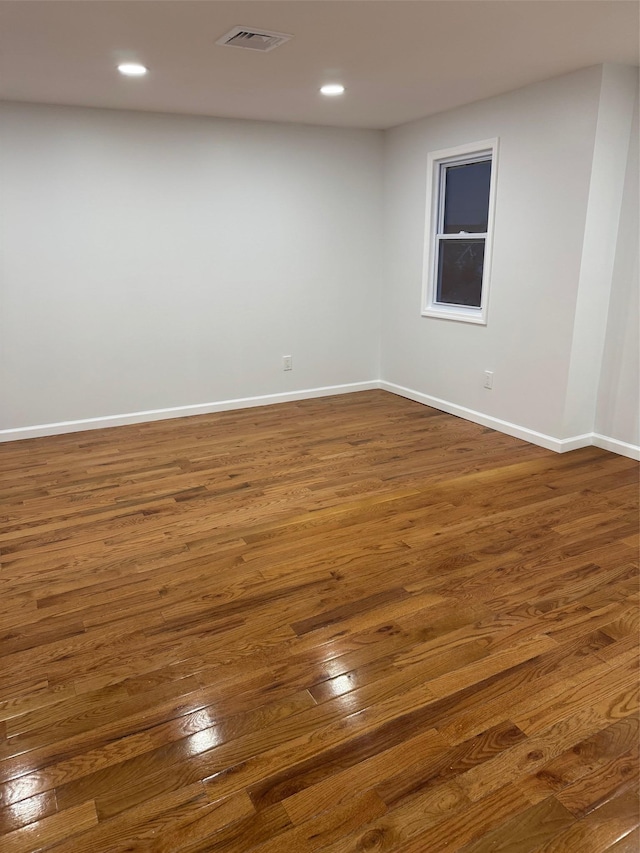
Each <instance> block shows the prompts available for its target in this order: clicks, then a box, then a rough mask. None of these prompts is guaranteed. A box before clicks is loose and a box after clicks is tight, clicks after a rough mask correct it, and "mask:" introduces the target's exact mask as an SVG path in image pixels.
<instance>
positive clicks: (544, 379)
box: [0, 66, 640, 453]
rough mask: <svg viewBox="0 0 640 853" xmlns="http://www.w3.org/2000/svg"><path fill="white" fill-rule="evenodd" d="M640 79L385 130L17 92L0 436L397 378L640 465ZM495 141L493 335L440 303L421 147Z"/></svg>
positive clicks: (521, 94)
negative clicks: (123, 108)
mask: <svg viewBox="0 0 640 853" xmlns="http://www.w3.org/2000/svg"><path fill="white" fill-rule="evenodd" d="M636 79H637V78H634V75H633V74H632V72H630V70H629V69H623V68H619V67H610V66H604V67H602V66H599V67H594V68H589V69H584V70H582V71H579V72H576V73H574V74H569V75H566V76H563V77H560V78H556V79H554V80H549V81H546V82H543V83H540V84H536V85H534V86H528V87H526V88H524V89H521V90H518V91H516V92H511V93H508V94H506V95H501V96H499V97H496V98H492V99H489V100H486V101H482V102H480V103H476V104H472V105H469V106H466V107H462V108H460V109H457V110H453V111H451V112H448V113H443V114H440V115H437V116H432V117H429V118H428V119H424V120H422V121H419V122H413V123H411V124H409V125H404V126H401V127H399V128H396V129H393V130H391V131H389V132H387V133H385V134H382V133H380V132H377V131H349V130H338V129H332V128H317V127H316V128H314V127H306V126H295V125H277V124H268V123H260V122H240V121H230V120H223V119H207V118H190V117H184V116H180V117H178V116H165V115H153V114H141V113H134V112H116V111H107V110H89V109H79V108H78V109H77V108H66V107H45V106H33V105H26V104H23V105H19V104H5V105H0V146H1V147H0V186H1V187H2V193H1V195H0V217H1V221H0V251H1V253H2V256H1V263H2V266H1V270H0V276H1V279H0V438H2V437H4V438H12V437H19V435H18V434H17V433H16V432H15V430H20V429H21V428H30V427H32V426H35V427H36V430H35V432H36V433H37V432H38V429H39V426H38V425H45V426H44V427H42V429H40V431H41V432H49V431H56V430H51V429H50V428H48V427H46V425H47V424H52V423H54V424H55V423H56V422H58V421H65V422H67V421H74V422H75V421H79V420H82V419H90V418H97V419H102V418H105V417H106V418H109V417H113V418H117V416H120V415H127V413H136V412H142V413H143V415H141V416H140V418H138V419H144V418H145V417H147V416H148V413H149V412H150V411H153V410H158V409H171V408H173V407H186V409H187V410H188V411H194V410H197V407H198V405H202V406H203V407H204V408H205V410H206V408H209V407H211V408H215V407H216V405H217V404H220V405H221V406H224V405H225V404H224V401H230V400H231V401H237V400H239V399H242V398H247V399H249V400H251V399H254V398H256V397H263V396H265V395H266V396H267V397H269V395H276V396H275V398H273V399H277V398H278V397H277V395H287V394H291V395H293V396H296V395H303V394H304V391H305V389H311V392H310V393H311V394H315V393H322V392H321V391H318V389H324V388H327V387H328V388H336V387H338V386H339V387H341V388H342V389H343V390H349V389H355V388H357V387H363V386H364V384H365V383H368V382H369V383H372V384H375V383H376V382H377V381H378V380H379V379H381V380H382V385H383V387H388V388H390V389H393V390H396V391H399V390H400V391H401V390H402V389H408V390H409V392H410V395H413V396H414V397H415V398H417V399H422V400H423V401H424V402H431V403H432V404H435V405H440V407H441V408H444V409H445V410H449V411H453V412H454V413H457V414H461V415H463V416H467V417H470V418H471V419H474V420H478V421H479V422H481V423H487V424H488V425H490V426H495V427H497V428H500V429H504V430H505V431H507V432H509V431H511V432H512V433H513V434H517V435H522V437H525V438H530V439H532V440H534V441H537V442H538V443H542V444H544V445H545V446H549V447H553V448H554V449H570V448H571V447H573V446H579V444H580V441H582V443H589V442H590V440H591V433H592V432H594V431H595V432H596V433H598V434H600V435H603V436H605V438H606V440H607V441H609V440H610V439H611V440H613V441H614V444H613V445H611V449H621V452H626V451H625V450H624V448H622V446H621V445H620V446H617V445H615V442H616V441H617V442H623V443H626V444H629V445H634V446H635V447H636V449H635V450H633V448H632V453H637V452H638V450H637V445H638V444H639V443H640V438H639V436H638V404H639V401H638V386H639V384H640V383H639V379H638V366H639V365H638V361H639V355H638V240H637V234H638V198H637V194H638V187H637V183H638V176H637V169H638V152H637V134H638V129H637V124H638V118H637V112H636V117H635V126H634V129H633V130H632V129H631V118H632V109H633V94H634V93H633V89H634V86H636ZM636 96H637V89H636ZM636 109H637V108H636ZM630 131H631V133H630ZM495 136H497V137H499V140H500V152H499V162H498V173H497V174H498V182H497V197H496V220H495V235H494V253H493V264H492V283H491V294H490V301H489V314H488V324H487V326H477V325H471V324H465V323H459V322H452V321H447V320H439V319H434V318H425V317H422V316H421V315H420V294H421V275H422V260H423V246H424V233H423V229H424V216H425V204H426V192H425V191H426V159H427V153H428V152H429V151H432V150H438V149H441V148H448V147H451V146H454V145H459V144H461V143H469V142H474V141H478V140H483V139H488V138H492V137H495ZM630 139H631V143H632V144H631V145H630V144H629V140H630ZM383 155H384V156H383ZM287 354H292V355H293V357H294V370H293V371H292V372H291V373H284V372H283V371H282V356H283V355H287ZM487 369H488V370H492V371H494V388H493V390H492V391H486V390H485V389H484V388H483V371H484V370H487ZM314 389H315V390H314ZM221 401H222V403H221ZM144 413H147V414H144ZM178 413H180V412H178ZM101 422H102V421H101ZM67 428H68V427H66V426H65V427H60V431H62V430H65V429H67ZM69 428H75V427H74V426H73V425H72V426H71V427H69ZM3 429H4V430H5V432H4V436H3V435H2V433H1V431H2V430H3ZM582 433H585V434H586V437H584V439H574V436H576V435H578V436H579V435H580V434H582ZM28 434H32V432H31V431H29V430H27V432H25V433H22V435H28ZM604 446H609V445H607V444H606V442H605V445H604Z"/></svg>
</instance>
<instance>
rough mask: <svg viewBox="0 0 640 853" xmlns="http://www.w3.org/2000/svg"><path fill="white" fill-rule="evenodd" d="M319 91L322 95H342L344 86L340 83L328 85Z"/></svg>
mask: <svg viewBox="0 0 640 853" xmlns="http://www.w3.org/2000/svg"><path fill="white" fill-rule="evenodd" d="M320 91H321V92H322V94H323V95H329V96H332V95H342V93H343V92H344V86H343V85H342V83H328V84H327V85H326V86H323V87H322V88H321V89H320Z"/></svg>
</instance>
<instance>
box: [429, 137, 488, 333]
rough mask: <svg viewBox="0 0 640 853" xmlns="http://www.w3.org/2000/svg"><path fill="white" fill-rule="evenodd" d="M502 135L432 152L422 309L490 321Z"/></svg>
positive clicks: (472, 320)
mask: <svg viewBox="0 0 640 853" xmlns="http://www.w3.org/2000/svg"><path fill="white" fill-rule="evenodd" d="M497 153H498V140H497V139H491V140H488V141H485V142H477V143H474V144H472V145H461V146H459V147H458V148H450V149H447V150H446V151H434V152H431V153H430V154H429V157H428V177H427V217H426V240H425V253H424V257H425V263H424V276H423V296H422V314H423V315H424V316H425V317H440V318H443V319H449V320H463V321H465V322H468V323H482V324H486V322H487V304H488V296H489V268H490V262H491V230H492V222H493V206H494V198H495V182H496V165H497V162H496V161H497Z"/></svg>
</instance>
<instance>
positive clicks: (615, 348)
mask: <svg viewBox="0 0 640 853" xmlns="http://www.w3.org/2000/svg"><path fill="white" fill-rule="evenodd" d="M639 136H640V128H639V126H638V104H637V101H636V107H635V115H634V120H633V126H632V130H631V137H630V138H631V144H630V146H629V153H628V157H627V163H626V176H625V191H624V196H623V198H622V207H621V211H620V225H619V231H618V243H617V251H616V256H615V264H614V268H613V280H612V288H611V299H610V303H609V312H608V323H607V336H606V341H605V347H604V357H603V360H602V372H601V374H600V388H599V395H598V408H597V415H596V429H595V431H596V432H597V433H599V434H600V435H603V436H607V437H609V438H612V439H614V440H615V441H621V442H624V443H626V444H632V445H640V423H639V419H640V381H639V380H638V374H639V372H640V371H639V367H640V352H639V348H638V339H639V338H640V334H639V332H640V306H639V305H638V293H639V291H640V274H639V270H638V266H639V264H638V243H639V240H638V235H639V234H640V222H639V218H638V201H639V200H638V195H639V193H638V182H639V180H640V177H639V175H638V159H639V152H638V137H639ZM611 449H615V445H614V446H613V447H612V448H611Z"/></svg>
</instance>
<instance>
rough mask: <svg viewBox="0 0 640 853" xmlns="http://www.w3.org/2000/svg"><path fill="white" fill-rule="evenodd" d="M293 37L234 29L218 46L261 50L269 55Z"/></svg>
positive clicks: (247, 29) (266, 31) (242, 28)
mask: <svg viewBox="0 0 640 853" xmlns="http://www.w3.org/2000/svg"><path fill="white" fill-rule="evenodd" d="M290 38H292V36H289V35H287V34H286V33H272V32H269V30H252V29H250V28H249V27H234V28H233V29H232V30H229V32H228V33H226V34H225V35H223V36H222V38H219V39H218V41H217V42H216V44H222V45H225V46H226V47H243V48H245V50H260V51H262V53H267V51H269V50H274V49H275V48H276V47H280V45H281V44H284V43H285V42H286V41H289V39H290Z"/></svg>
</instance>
